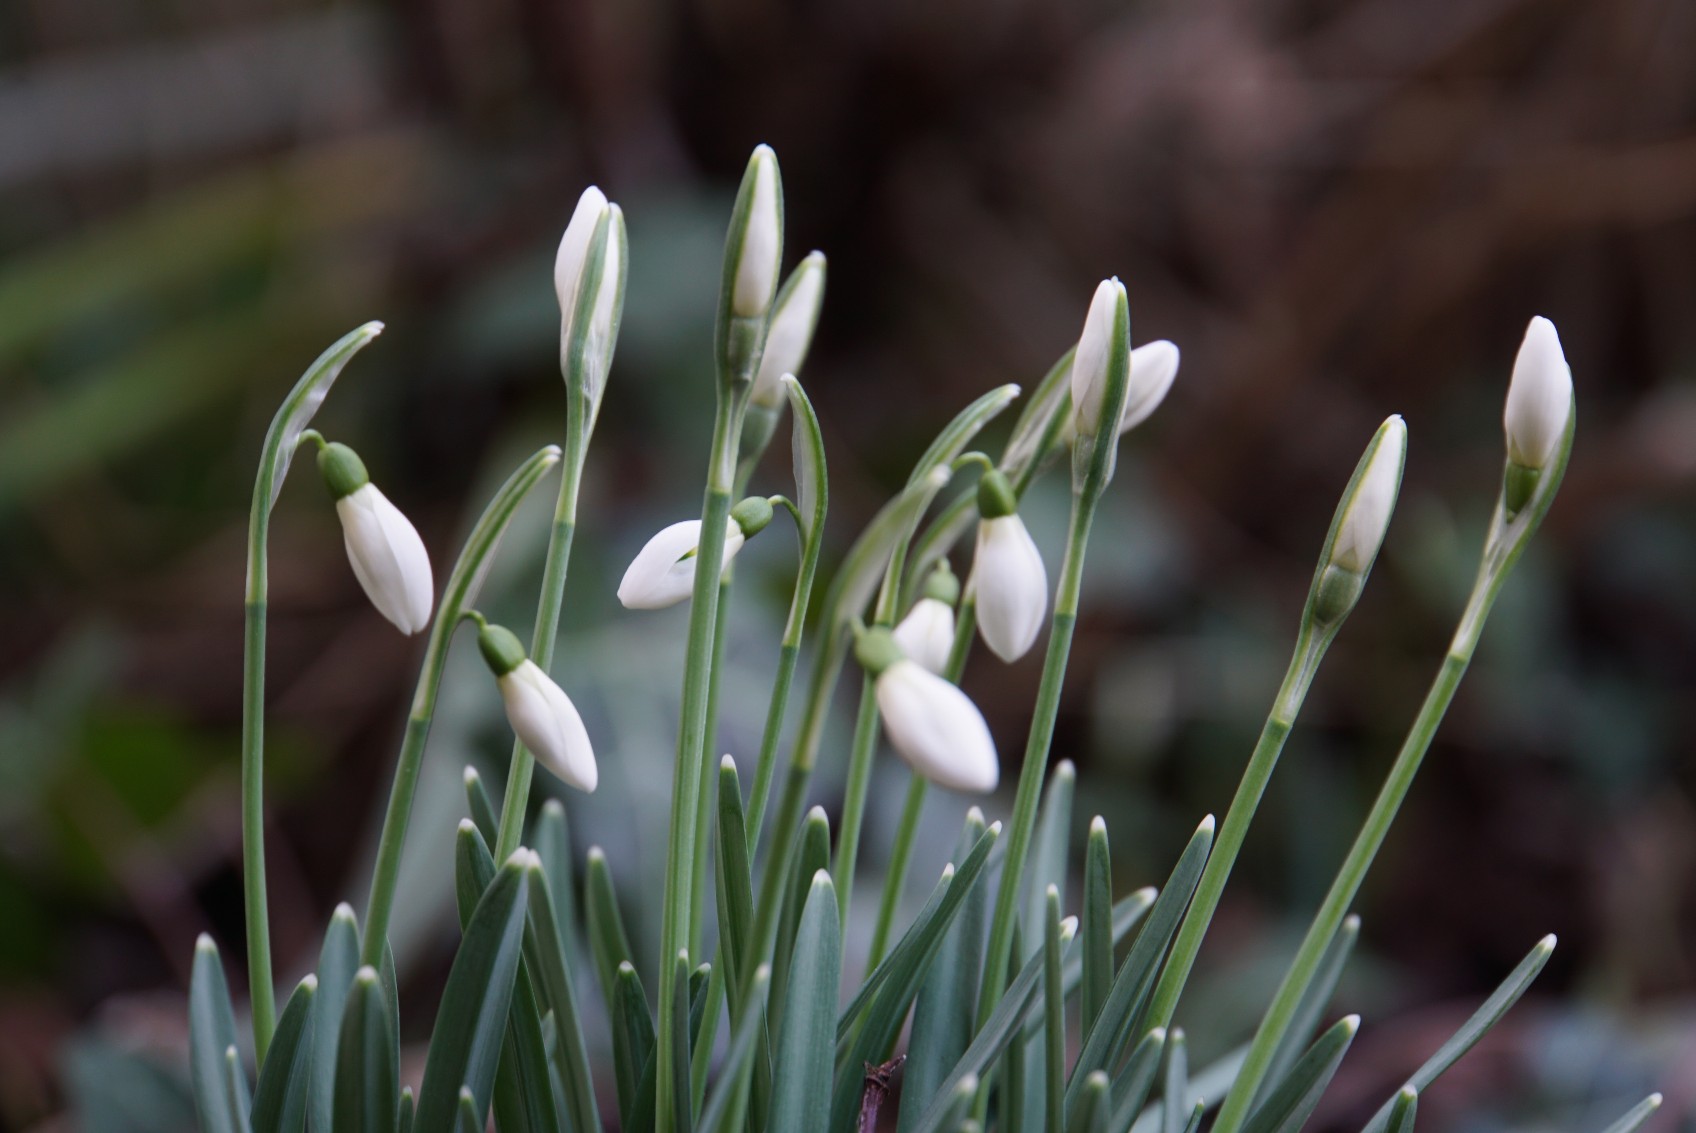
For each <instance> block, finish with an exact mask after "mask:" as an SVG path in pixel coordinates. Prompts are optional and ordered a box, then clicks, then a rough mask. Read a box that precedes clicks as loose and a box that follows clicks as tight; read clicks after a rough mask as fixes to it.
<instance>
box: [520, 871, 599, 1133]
mask: <svg viewBox="0 0 1696 1133" xmlns="http://www.w3.org/2000/svg"><path fill="white" fill-rule="evenodd" d="M515 856H516V855H515ZM524 873H525V880H526V884H527V886H528V889H529V892H530V902H529V913H528V916H527V917H526V928H525V932H524V962H525V964H526V966H527V967H528V968H529V970H530V972H531V973H532V974H533V976H534V978H535V981H536V986H537V988H538V989H539V991H540V993H541V994H540V996H539V997H538V1002H539V1005H540V1006H541V1007H543V1008H545V1009H546V1010H548V1011H550V1012H551V1013H552V1017H553V1020H554V1034H555V1047H554V1054H553V1066H554V1069H555V1070H556V1071H557V1072H558V1073H559V1078H560V1087H559V1088H560V1097H561V1099H562V1100H563V1102H564V1107H563V1114H564V1118H565V1120H564V1125H565V1127H566V1128H567V1129H568V1130H570V1131H571V1133H600V1128H601V1117H600V1110H599V1108H598V1107H597V1105H596V1104H595V1082H594V1076H593V1075H592V1074H591V1072H590V1070H589V1049H588V1044H586V1043H585V1042H584V1041H583V1024H582V1020H581V1017H580V1016H579V1014H578V1011H577V997H576V994H575V993H574V991H573V990H572V983H571V970H570V969H569V968H568V967H567V966H566V964H567V961H566V956H565V941H564V940H563V939H561V937H560V933H559V919H558V917H557V916H556V914H555V913H554V904H553V893H552V886H551V885H550V884H549V882H548V877H547V874H546V873H545V872H544V871H543V869H542V861H541V858H540V857H538V856H537V855H536V853H535V852H534V851H531V852H529V853H527V854H526V856H525V864H524Z"/></svg>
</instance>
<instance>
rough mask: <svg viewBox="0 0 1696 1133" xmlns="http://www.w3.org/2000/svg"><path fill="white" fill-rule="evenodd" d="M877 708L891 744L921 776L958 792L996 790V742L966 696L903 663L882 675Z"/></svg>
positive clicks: (915, 666)
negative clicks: (881, 715)
mask: <svg viewBox="0 0 1696 1133" xmlns="http://www.w3.org/2000/svg"><path fill="white" fill-rule="evenodd" d="M877 707H878V711H879V712H880V713H882V714H883V725H884V727H885V728H886V729H887V730H888V731H889V742H890V743H891V744H892V745H893V746H894V748H895V750H896V752H897V753H898V754H899V755H900V756H901V758H902V759H905V760H906V761H907V762H908V763H910V764H912V766H913V770H915V771H917V772H918V773H919V774H920V775H923V776H924V777H925V778H926V779H929V780H930V781H931V782H932V783H935V784H936V785H937V786H939V787H947V788H948V789H950V790H954V791H976V792H978V793H980V794H987V793H988V792H990V791H993V790H995V784H996V783H997V782H999V781H1000V778H1001V766H1000V763H999V762H998V760H997V759H996V755H995V741H994V740H993V739H991V738H990V735H989V726H988V725H987V724H985V723H984V720H983V714H982V713H981V712H979V711H978V709H977V705H975V704H973V703H972V702H971V700H970V699H969V698H968V697H967V696H966V694H965V693H963V692H961V691H960V690H959V689H957V688H955V687H954V686H953V685H951V684H949V683H948V682H947V681H945V680H943V679H942V678H941V677H939V676H937V675H936V674H934V673H930V672H927V671H925V670H924V669H923V668H921V667H920V666H919V664H918V663H917V662H916V661H912V660H906V659H903V660H900V661H896V662H895V663H894V664H892V665H890V666H889V667H888V668H887V669H885V670H884V671H883V672H882V673H881V674H880V675H879V676H878V678H877Z"/></svg>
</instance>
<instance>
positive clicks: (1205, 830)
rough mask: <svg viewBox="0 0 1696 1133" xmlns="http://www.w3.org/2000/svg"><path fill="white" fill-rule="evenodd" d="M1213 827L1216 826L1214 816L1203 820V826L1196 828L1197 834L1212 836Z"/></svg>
mask: <svg viewBox="0 0 1696 1133" xmlns="http://www.w3.org/2000/svg"><path fill="white" fill-rule="evenodd" d="M1213 826H1214V820H1213V816H1212V815H1211V814H1210V815H1208V816H1207V817H1206V818H1204V819H1202V820H1201V825H1200V826H1197V827H1196V828H1195V832H1196V833H1197V834H1208V835H1211V834H1212V833H1213Z"/></svg>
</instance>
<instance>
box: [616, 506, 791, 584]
mask: <svg viewBox="0 0 1696 1133" xmlns="http://www.w3.org/2000/svg"><path fill="white" fill-rule="evenodd" d="M770 522H771V504H770V502H769V501H767V500H765V499H764V498H762V497H760V496H750V497H748V498H747V499H745V500H743V501H742V502H741V503H739V504H737V505H736V506H735V507H734V508H732V509H731V510H730V521H729V522H728V523H727V524H725V528H724V563H723V565H724V566H726V567H728V566H729V565H730V560H731V559H733V558H735V557H736V553H737V552H738V551H740V550H741V549H742V544H743V543H745V542H746V541H747V540H748V539H750V538H752V537H753V536H755V535H757V534H759V533H760V532H761V531H762V530H764V529H765V526H766V524H768V523H770ZM700 549H701V521H700V520H698V519H685V520H682V521H681V522H678V523H673V524H672V525H671V526H670V527H663V528H661V529H660V531H659V532H658V533H657V534H656V535H655V536H654V537H653V538H652V539H649V540H648V542H647V544H646V545H644V546H643V548H642V549H641V550H640V551H638V552H637V553H636V557H635V558H634V559H632V560H631V562H630V566H629V567H628V568H626V570H625V572H624V578H623V580H622V581H620V582H619V584H618V600H619V601H620V602H622V603H623V604H624V607H625V608H626V609H629V610H659V609H663V608H665V607H666V606H675V605H676V604H677V603H679V602H681V601H683V600H684V599H686V598H688V597H689V596H690V594H692V593H693V592H694V589H695V556H696V555H697V554H698V553H699V551H700Z"/></svg>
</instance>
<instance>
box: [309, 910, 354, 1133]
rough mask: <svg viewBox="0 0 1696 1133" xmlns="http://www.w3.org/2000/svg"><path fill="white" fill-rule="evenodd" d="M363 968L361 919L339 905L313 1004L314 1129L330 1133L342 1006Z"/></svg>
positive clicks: (327, 937) (311, 1108) (320, 963)
mask: <svg viewBox="0 0 1696 1133" xmlns="http://www.w3.org/2000/svg"><path fill="white" fill-rule="evenodd" d="M358 970H359V922H358V921H357V920H355V919H354V915H353V908H352V906H350V905H348V904H346V903H345V902H344V903H342V904H340V905H337V906H336V911H335V912H334V913H333V914H331V916H330V927H329V928H328V929H327V930H325V932H324V945H323V947H322V948H321V949H319V952H318V994H317V995H316V996H315V997H314V999H315V1004H314V1006H313V1008H312V1083H311V1088H310V1089H308V1090H307V1103H308V1104H307V1123H308V1125H309V1126H310V1127H311V1130H312V1133H330V1121H331V1117H332V1114H333V1111H334V1107H335V1091H336V1042H337V1039H339V1038H340V1036H341V1030H342V1010H343V1009H344V1008H345V1007H346V1006H347V993H348V991H349V989H351V988H352V987H353V973H354V972H356V971H358Z"/></svg>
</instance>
